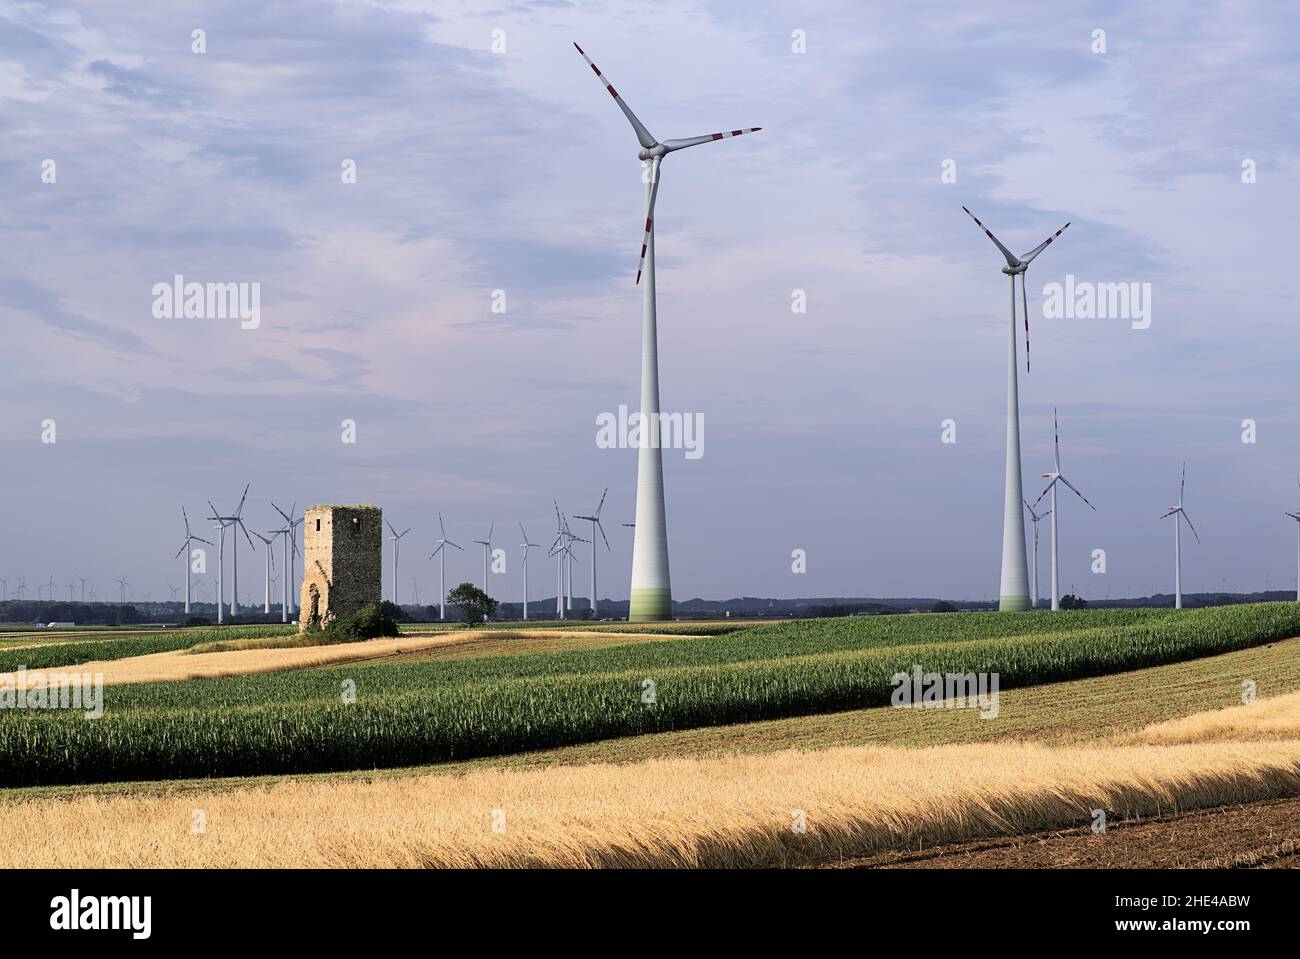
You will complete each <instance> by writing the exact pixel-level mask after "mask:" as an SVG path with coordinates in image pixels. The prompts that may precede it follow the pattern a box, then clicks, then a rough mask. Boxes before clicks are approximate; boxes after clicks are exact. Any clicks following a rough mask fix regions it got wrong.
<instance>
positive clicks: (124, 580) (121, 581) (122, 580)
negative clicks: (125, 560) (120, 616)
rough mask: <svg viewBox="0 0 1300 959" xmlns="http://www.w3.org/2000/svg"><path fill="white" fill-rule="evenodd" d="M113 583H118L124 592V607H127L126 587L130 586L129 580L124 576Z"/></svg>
mask: <svg viewBox="0 0 1300 959" xmlns="http://www.w3.org/2000/svg"><path fill="white" fill-rule="evenodd" d="M113 582H115V583H117V585H118V587H119V588H120V589H121V590H122V605H123V606H125V605H126V587H127V586H128V585H129V581H128V580H127V578H126V577H125V576H123V577H121V578H120V579H115V580H113Z"/></svg>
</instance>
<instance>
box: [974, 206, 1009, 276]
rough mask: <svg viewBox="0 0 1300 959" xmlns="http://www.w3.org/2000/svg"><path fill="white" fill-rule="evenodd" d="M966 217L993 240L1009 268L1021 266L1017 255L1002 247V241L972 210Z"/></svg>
mask: <svg viewBox="0 0 1300 959" xmlns="http://www.w3.org/2000/svg"><path fill="white" fill-rule="evenodd" d="M962 209H963V210H966V208H965V207H962ZM966 215H967V216H968V217H970V218H971V219H972V220H974V221H975V225H976V226H978V227H979V228H980V229H981V230H983V231H984V235H985V236H987V237H988V238H989V239H990V240H992V241H993V244H994V246H996V247H997V248H998V249H999V250H1001V251H1002V255H1003V256H1004V257H1006V260H1007V266H1011V267H1016V266H1019V265H1020V261H1019V260H1017V259H1016V257H1015V254H1013V253H1012V252H1011V251H1010V250H1008V249H1007V248H1006V247H1005V246H1003V245H1002V241H1001V240H999V239H998V238H997V237H996V236H994V235H993V231H992V230H990V229H989V228H988V227H986V226H985V225H984V224H983V223H981V222H980V218H979V217H977V216H976V215H975V214H974V213H972V212H971V211H970V210H966Z"/></svg>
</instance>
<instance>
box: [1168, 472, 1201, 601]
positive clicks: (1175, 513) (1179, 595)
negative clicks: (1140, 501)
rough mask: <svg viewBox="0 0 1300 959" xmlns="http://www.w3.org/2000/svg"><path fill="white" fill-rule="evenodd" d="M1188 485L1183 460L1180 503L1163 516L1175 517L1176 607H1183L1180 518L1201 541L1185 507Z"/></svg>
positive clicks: (1179, 486)
mask: <svg viewBox="0 0 1300 959" xmlns="http://www.w3.org/2000/svg"><path fill="white" fill-rule="evenodd" d="M1186 485H1187V462H1186V460H1184V461H1183V478H1182V479H1181V480H1179V481H1178V505H1177V506H1171V507H1169V512H1168V513H1165V515H1164V516H1161V517H1160V518H1161V519H1166V518H1167V517H1170V516H1172V517H1173V518H1174V609H1182V608H1183V549H1182V542H1181V541H1180V539H1179V536H1178V533H1179V530H1180V529H1181V528H1182V526H1181V524H1180V523H1179V522H1178V521H1179V520H1180V519H1184V520H1187V528H1188V529H1190V530H1191V531H1192V535H1193V536H1196V542H1198V543H1199V542H1200V541H1201V537H1200V536H1198V535H1197V533H1196V527H1195V526H1193V525H1192V521H1191V519H1190V518H1189V517H1188V516H1187V511H1186V510H1185V509H1183V487H1184V486H1186Z"/></svg>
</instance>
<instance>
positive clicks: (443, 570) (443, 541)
mask: <svg viewBox="0 0 1300 959" xmlns="http://www.w3.org/2000/svg"><path fill="white" fill-rule="evenodd" d="M438 531H439V532H440V533H442V536H441V538H439V540H438V548H437V549H435V550H434V551H433V552H432V553H431V554H430V555H429V559H433V557H435V556H437V555H438V554H439V553H442V558H441V559H439V560H438V592H439V595H438V619H440V620H444V619H446V618H447V554H446V553H445V552H443V547H446V546H455V547H456V549H458V550H460V551H461V552H462V553H463V552H465V547H464V546H460V545H458V544H456V543H453V542H452V541H451V540H449V539H448V538H447V528H446V527H445V526H443V525H442V514H441V513H439V514H438Z"/></svg>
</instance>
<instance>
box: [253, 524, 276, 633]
mask: <svg viewBox="0 0 1300 959" xmlns="http://www.w3.org/2000/svg"><path fill="white" fill-rule="evenodd" d="M253 535H254V536H256V537H257V538H258V539H260V540H261V541H262V549H263V551H264V552H265V553H266V589H265V590H264V592H263V594H262V615H264V616H269V615H271V567H273V566H274V565H275V550H273V549H272V548H271V543H272V542H274V540H273V539H272V538H271V537H270V536H263V535H262V534H261V533H258V532H256V531H255V532H254V533H253ZM272 535H274V534H272Z"/></svg>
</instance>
